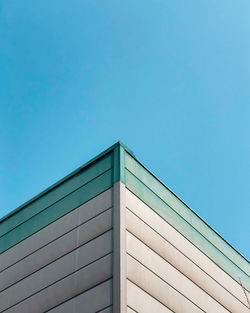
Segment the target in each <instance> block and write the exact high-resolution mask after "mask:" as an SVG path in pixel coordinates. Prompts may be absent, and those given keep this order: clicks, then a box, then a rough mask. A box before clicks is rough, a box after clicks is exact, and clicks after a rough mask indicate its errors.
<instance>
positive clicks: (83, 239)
mask: <svg viewBox="0 0 250 313" xmlns="http://www.w3.org/2000/svg"><path fill="white" fill-rule="evenodd" d="M61 227H64V225H61ZM111 228H112V211H111V209H108V210H107V211H105V212H103V213H101V214H100V215H98V216H97V217H95V218H93V219H91V220H90V221H88V222H86V223H84V224H82V225H81V226H79V227H77V228H75V229H73V230H72V231H70V232H69V233H67V234H65V235H64V236H62V237H60V238H59V239H57V240H55V241H53V242H51V243H50V244H48V245H46V246H45V247H43V248H41V249H39V250H38V251H36V252H34V253H33V254H31V255H29V256H28V257H26V258H24V259H23V260H21V261H20V262H18V263H16V264H15V265H13V266H11V267H9V268H8V269H7V270H5V271H3V272H1V273H0V291H2V290H3V289H5V288H7V287H9V286H10V285H12V284H14V283H16V282H17V281H19V280H21V279H23V278H25V277H26V276H28V275H30V274H32V273H34V272H35V271H37V270H39V269H40V268H42V267H44V266H46V265H48V264H49V263H52V262H53V261H55V260H56V259H58V258H60V257H62V256H63V255H65V254H67V253H69V252H71V251H72V250H74V249H76V248H77V247H80V246H82V245H83V244H85V243H87V242H88V241H90V240H93V239H94V238H96V237H98V236H100V235H101V234H103V233H105V232H107V231H108V230H110V229H111Z"/></svg>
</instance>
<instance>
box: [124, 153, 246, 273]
mask: <svg viewBox="0 0 250 313" xmlns="http://www.w3.org/2000/svg"><path fill="white" fill-rule="evenodd" d="M126 167H127V168H128V170H129V171H130V172H131V173H133V174H134V175H135V176H136V177H137V178H138V179H139V180H141V181H142V182H143V183H144V184H145V185H147V186H148V187H149V188H150V189H151V190H152V191H153V192H154V193H155V194H157V195H158V196H159V197H160V198H161V199H162V200H163V201H164V202H165V203H166V204H168V205H169V206H170V207H171V208H172V209H173V210H175V211H176V212H177V213H178V214H179V215H180V216H182V217H183V219H185V220H186V221H187V222H188V223H189V224H190V225H192V226H193V227H194V228H195V229H197V230H198V231H199V233H201V234H202V235H203V236H204V237H205V238H206V239H207V240H208V241H209V242H211V243H212V244H213V245H214V246H215V247H217V248H218V249H219V250H220V251H222V252H223V253H224V254H225V255H226V256H227V257H228V258H229V259H230V260H231V261H232V262H234V263H235V264H236V265H237V266H238V267H239V268H240V269H242V270H243V271H244V272H245V273H246V274H248V275H250V266H249V263H248V262H247V260H245V259H244V258H243V257H242V256H241V255H240V254H239V253H237V252H236V251H235V250H234V249H233V248H232V247H231V246H230V245H229V244H228V243H227V242H226V241H225V240H223V239H222V238H221V237H220V236H219V235H218V234H217V233H216V232H215V231H213V230H212V229H211V228H210V227H209V226H208V225H207V224H206V223H205V222H204V221H203V220H202V219H201V218H200V217H199V216H198V215H197V214H196V213H194V212H193V211H192V210H191V209H190V208H188V207H187V206H186V205H185V204H184V203H183V202H182V201H180V200H179V199H178V198H177V197H176V196H175V195H174V194H173V193H172V192H171V191H170V190H169V189H168V188H166V186H164V185H163V184H161V183H160V182H159V181H158V180H157V179H156V178H155V177H154V176H153V175H152V174H150V173H149V172H148V171H147V170H145V169H144V168H143V167H142V166H141V165H140V164H139V163H138V162H137V161H136V160H135V159H134V158H132V157H131V156H130V155H129V154H128V153H126Z"/></svg>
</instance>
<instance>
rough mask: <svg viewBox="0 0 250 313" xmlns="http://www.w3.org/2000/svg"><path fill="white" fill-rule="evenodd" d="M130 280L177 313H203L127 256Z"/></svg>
mask: <svg viewBox="0 0 250 313" xmlns="http://www.w3.org/2000/svg"><path fill="white" fill-rule="evenodd" d="M127 275H128V279H129V280H130V281H132V282H133V283H134V284H136V285H137V286H138V287H140V288H141V289H143V290H144V291H145V292H147V293H149V294H150V295H151V296H152V297H154V298H155V299H157V300H158V301H159V302H161V303H162V304H163V305H165V306H166V307H167V308H169V309H170V310H172V311H174V312H175V313H186V312H192V313H201V312H204V311H202V310H201V309H200V308H199V307H198V306H196V305H195V304H194V303H192V302H191V301H189V300H188V299H187V298H185V297H184V296H183V295H182V294H180V293H179V292H178V291H177V290H175V289H174V288H173V287H171V286H170V285H169V284H167V283H166V282H164V281H163V280H162V279H160V278H159V277H158V276H156V275H155V274H154V273H152V272H151V271H150V270H148V269H147V268H146V267H144V266H143V265H142V264H140V263H139V262H137V261H136V260H135V259H133V258H132V257H131V256H129V255H127Z"/></svg>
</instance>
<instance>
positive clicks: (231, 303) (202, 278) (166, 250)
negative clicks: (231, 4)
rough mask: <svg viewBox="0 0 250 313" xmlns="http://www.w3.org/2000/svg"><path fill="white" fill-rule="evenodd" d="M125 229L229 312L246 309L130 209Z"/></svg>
mask: <svg viewBox="0 0 250 313" xmlns="http://www.w3.org/2000/svg"><path fill="white" fill-rule="evenodd" d="M127 229H128V230H129V231H130V232H131V233H132V234H133V235H135V236H136V237H137V238H138V239H140V240H141V241H142V242H144V243H145V244H146V245H147V246H149V247H150V248H151V249H153V250H154V251H155V252H156V253H157V254H158V255H160V256H161V257H162V258H164V259H165V260H166V261H167V262H168V263H170V264H171V265H172V266H173V267H175V268H176V269H177V270H178V271H180V272H181V273H182V274H183V275H185V276H186V277H188V278H189V279H190V280H191V281H193V282H194V283H195V284H196V285H198V286H199V287H200V288H201V289H203V290H204V291H206V292H207V293H208V294H209V295H210V296H211V297H213V298H214V299H216V300H217V301H218V302H219V303H221V304H223V306H224V307H226V308H227V309H229V310H230V311H231V312H247V311H248V309H247V307H246V306H245V305H244V304H243V303H242V302H240V301H238V300H237V298H235V297H234V296H233V295H232V294H230V293H229V292H228V291H227V290H225V289H224V288H223V287H222V286H220V285H219V284H218V283H217V282H216V281H215V280H213V279H212V278H211V277H210V276H209V275H207V274H206V273H205V272H204V271H203V270H201V269H200V268H199V267H198V266H197V265H196V264H194V263H193V262H192V261H191V260H190V259H189V258H187V257H186V256H185V255H183V254H182V253H181V252H180V251H179V250H177V249H176V248H175V247H174V246H173V245H171V244H170V243H169V242H168V241H166V240H165V239H164V238H162V237H161V236H160V235H159V234H157V233H156V232H155V231H154V230H153V229H152V228H150V227H149V226H147V225H146V224H145V223H144V222H143V221H142V220H140V219H139V218H137V217H136V216H135V215H134V214H133V213H131V212H130V211H127ZM172 240H174V238H172ZM242 292H243V291H242Z"/></svg>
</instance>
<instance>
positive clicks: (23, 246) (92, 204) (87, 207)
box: [0, 188, 112, 272]
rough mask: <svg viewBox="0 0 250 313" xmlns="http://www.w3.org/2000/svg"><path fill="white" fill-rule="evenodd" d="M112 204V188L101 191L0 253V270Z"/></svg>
mask: <svg viewBox="0 0 250 313" xmlns="http://www.w3.org/2000/svg"><path fill="white" fill-rule="evenodd" d="M111 206H112V189H111V188H110V189H108V190H107V191H105V192H103V193H101V194H100V195H98V196H96V197H94V198H93V199H91V200H89V201H88V202H86V203H84V204H82V205H81V206H79V207H78V208H76V209H75V210H73V211H71V212H70V213H68V214H66V215H64V216H63V217H61V218H60V219H58V220H56V221H55V222H53V223H51V224H49V225H48V226H46V227H44V228H43V229H41V230H40V231H39V232H37V233H35V234H33V235H32V236H30V237H28V238H26V239H25V240H23V241H22V242H20V243H19V244H18V245H15V246H14V247H12V248H10V249H8V250H7V251H5V252H4V253H2V254H0V272H1V271H3V270H4V269H6V268H7V267H9V266H11V265H13V264H15V263H16V262H18V261H19V260H21V259H23V258H24V257H26V256H28V255H29V254H31V253H33V252H34V251H37V250H38V249H40V248H41V247H43V246H45V245H47V244H49V243H50V242H52V241H53V240H55V239H57V238H59V237H60V236H62V235H64V234H65V233H66V232H69V231H70V230H72V229H73V228H75V227H77V226H78V225H80V224H82V223H84V222H86V221H88V220H90V219H91V218H93V217H94V216H96V215H98V214H100V213H101V212H103V211H105V210H107V209H108V208H110V207H111Z"/></svg>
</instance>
